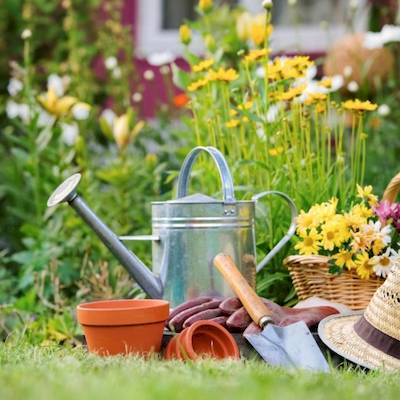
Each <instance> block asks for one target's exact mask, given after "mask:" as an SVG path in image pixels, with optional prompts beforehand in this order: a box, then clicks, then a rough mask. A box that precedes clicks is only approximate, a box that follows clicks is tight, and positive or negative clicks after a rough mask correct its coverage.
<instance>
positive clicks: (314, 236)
mask: <svg viewBox="0 0 400 400" xmlns="http://www.w3.org/2000/svg"><path fill="white" fill-rule="evenodd" d="M300 236H301V238H302V239H303V240H301V241H300V242H298V243H297V244H296V246H295V247H294V248H295V249H296V250H298V251H299V253H300V254H303V255H306V256H307V255H311V254H318V250H319V248H320V239H321V235H320V234H319V233H318V232H317V230H316V229H315V228H313V229H311V230H310V231H309V232H308V233H307V232H304V233H301V234H300Z"/></svg>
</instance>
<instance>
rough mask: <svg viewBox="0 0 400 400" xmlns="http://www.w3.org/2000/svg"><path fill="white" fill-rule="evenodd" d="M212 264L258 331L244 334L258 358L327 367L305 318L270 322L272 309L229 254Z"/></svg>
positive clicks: (297, 365)
mask: <svg viewBox="0 0 400 400" xmlns="http://www.w3.org/2000/svg"><path fill="white" fill-rule="evenodd" d="M214 265H215V267H216V268H217V269H218V271H219V272H220V273H221V275H222V276H223V277H224V279H225V281H226V282H227V283H228V284H229V286H230V287H231V289H232V290H233V291H234V293H235V294H236V296H237V297H238V298H239V299H240V301H241V302H242V304H243V306H244V308H245V309H246V310H247V312H248V313H249V314H250V316H251V318H252V320H253V321H254V322H255V323H256V324H257V325H259V326H260V327H261V329H262V331H261V333H255V334H245V337H246V339H247V340H248V341H249V342H250V343H251V345H252V346H253V347H254V348H255V349H256V350H257V352H258V353H259V354H260V355H261V357H262V358H263V359H264V360H265V361H266V362H268V363H269V364H271V365H276V366H281V367H285V368H291V369H293V368H300V369H308V370H313V371H323V372H328V371H329V366H328V363H327V362H326V360H325V357H324V356H323V354H322V352H321V350H320V348H319V347H318V344H317V342H316V341H315V339H314V338H313V335H312V333H311V332H310V330H309V329H308V327H307V325H306V324H305V322H304V321H299V322H296V323H294V324H291V325H287V326H285V327H280V326H277V325H274V324H273V322H272V321H273V320H272V312H271V311H270V310H269V309H268V307H267V306H266V305H265V304H264V303H263V301H262V300H261V299H260V298H259V297H258V296H257V294H256V293H255V291H254V290H253V289H252V288H251V287H250V285H249V284H248V283H247V281H246V279H245V278H244V277H243V275H242V274H241V273H240V272H239V270H238V269H237V267H236V265H235V264H234V262H233V260H232V258H231V257H229V256H226V255H224V254H218V255H217V256H216V257H215V258H214Z"/></svg>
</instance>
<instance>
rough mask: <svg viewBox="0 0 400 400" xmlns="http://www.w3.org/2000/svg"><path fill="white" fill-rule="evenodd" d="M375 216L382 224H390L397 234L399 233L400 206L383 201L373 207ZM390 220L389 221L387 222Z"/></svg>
mask: <svg viewBox="0 0 400 400" xmlns="http://www.w3.org/2000/svg"><path fill="white" fill-rule="evenodd" d="M374 212H375V214H376V215H377V216H378V217H379V220H380V221H381V223H382V224H386V223H387V222H390V223H391V224H392V225H393V226H394V227H395V228H396V229H397V231H398V232H400V204H399V203H393V204H391V203H389V202H388V201H386V200H384V201H381V202H380V203H378V205H377V206H376V207H374ZM389 220H390V221H389Z"/></svg>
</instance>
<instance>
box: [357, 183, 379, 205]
mask: <svg viewBox="0 0 400 400" xmlns="http://www.w3.org/2000/svg"><path fill="white" fill-rule="evenodd" d="M372 190H373V189H372V186H371V185H368V186H364V187H362V186H360V185H357V197H359V198H361V199H363V200H366V201H367V202H368V203H369V205H370V206H374V205H376V204H377V203H378V197H376V196H375V195H374V194H373V193H372Z"/></svg>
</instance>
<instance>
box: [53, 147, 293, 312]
mask: <svg viewBox="0 0 400 400" xmlns="http://www.w3.org/2000/svg"><path fill="white" fill-rule="evenodd" d="M202 151H203V152H206V153H208V154H209V155H210V156H211V157H212V159H213V160H214V162H215V164H216V167H217V169H218V172H219V175H220V178H221V182H222V192H223V200H217V199H214V198H212V197H209V196H206V195H204V194H194V195H190V196H189V195H188V186H189V177H190V171H191V169H192V165H193V163H194V161H195V160H196V158H197V156H198V155H199V153H200V152H202ZM80 179H81V175H80V174H75V175H72V176H71V177H69V178H68V179H66V180H65V181H64V182H63V183H62V184H61V185H60V186H59V187H58V188H57V189H56V190H55V191H54V192H53V194H52V195H51V196H50V198H49V200H48V202H47V205H48V207H52V206H55V205H57V204H59V203H62V202H67V203H68V204H69V205H70V206H71V207H72V208H74V209H75V211H76V212H77V213H78V214H79V215H80V216H81V217H82V219H83V220H84V221H85V222H86V223H87V224H88V225H89V226H90V227H91V228H92V229H93V231H94V232H95V233H96V234H97V235H98V236H99V238H100V239H101V240H102V241H103V243H104V244H105V245H106V246H107V247H108V248H109V250H110V251H111V252H112V253H113V254H114V256H115V257H116V258H117V259H118V260H119V261H120V263H121V264H122V265H123V266H124V267H125V268H126V269H127V271H128V272H129V274H130V275H131V276H132V277H133V278H134V279H135V281H136V282H137V283H138V285H139V286H140V287H141V288H142V289H143V290H144V291H145V292H146V293H147V294H148V295H149V296H150V297H152V298H162V297H163V298H165V299H166V300H169V301H170V303H171V307H175V306H176V305H178V304H180V303H182V302H184V301H186V300H189V299H190V298H194V297H197V296H200V295H213V296H229V295H232V292H231V290H230V288H229V287H228V286H227V284H225V282H224V281H223V278H222V277H221V276H220V274H219V273H218V271H216V270H215V268H214V267H213V258H214V257H215V255H216V254H218V253H221V252H222V253H225V254H227V255H230V256H231V257H232V258H233V260H234V262H235V263H236V265H237V266H238V268H239V269H240V271H241V273H242V274H243V276H244V277H245V278H246V279H247V281H248V282H249V284H250V285H251V286H252V287H253V288H254V287H255V276H256V272H258V271H260V270H261V269H262V268H264V267H265V265H266V264H267V263H268V262H269V261H270V260H271V259H272V258H273V257H274V256H275V254H276V253H277V252H278V251H279V250H280V249H281V248H282V247H283V246H284V245H285V244H286V243H287V242H288V241H289V240H290V238H291V237H292V236H293V234H294V232H295V229H296V226H295V219H296V216H297V210H296V206H295V205H294V203H293V201H292V200H291V199H290V198H289V197H288V196H287V195H286V194H284V193H281V192H277V191H266V192H262V193H259V194H257V195H255V196H253V198H252V200H249V201H237V200H236V199H235V194H234V188H233V181H232V176H231V174H230V171H229V168H228V165H227V163H226V161H225V159H224V157H223V155H222V153H221V152H220V151H218V150H217V149H215V148H213V147H196V148H194V149H193V150H192V151H191V152H190V153H189V154H188V155H187V156H186V158H185V160H184V162H183V165H182V168H181V171H180V173H179V177H178V191H177V198H176V199H174V200H170V201H164V202H153V203H152V228H153V229H152V235H151V236H121V237H118V236H117V235H115V234H114V233H113V232H112V231H111V230H110V229H109V228H108V227H107V226H106V225H105V224H104V223H103V222H102V221H101V220H100V219H99V217H98V216H97V215H96V214H95V213H94V212H93V211H92V210H91V209H90V208H89V207H88V206H87V204H86V203H85V202H84V201H83V199H82V198H81V197H80V196H79V195H78V194H77V193H76V187H77V186H78V183H79V181H80ZM267 195H278V196H280V197H281V198H283V199H284V200H285V201H286V202H287V203H288V205H289V206H290V211H291V218H292V219H291V224H290V227H289V230H288V231H287V233H286V235H285V236H284V237H283V238H282V239H281V240H280V241H279V242H278V244H277V245H276V246H275V247H274V248H273V249H272V250H271V251H270V252H269V253H268V254H267V255H266V256H265V257H264V258H263V259H262V260H261V262H260V263H259V264H258V265H257V264H256V246H255V204H256V202H257V200H258V199H260V198H261V197H264V196H267ZM123 240H152V258H153V271H154V273H152V272H151V271H150V270H149V268H148V267H147V266H146V265H145V264H144V263H143V262H142V261H141V260H140V259H139V258H138V257H137V256H136V255H135V254H133V253H132V252H131V251H130V250H128V249H127V248H126V247H125V245H124V244H123V243H122V241H123Z"/></svg>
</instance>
